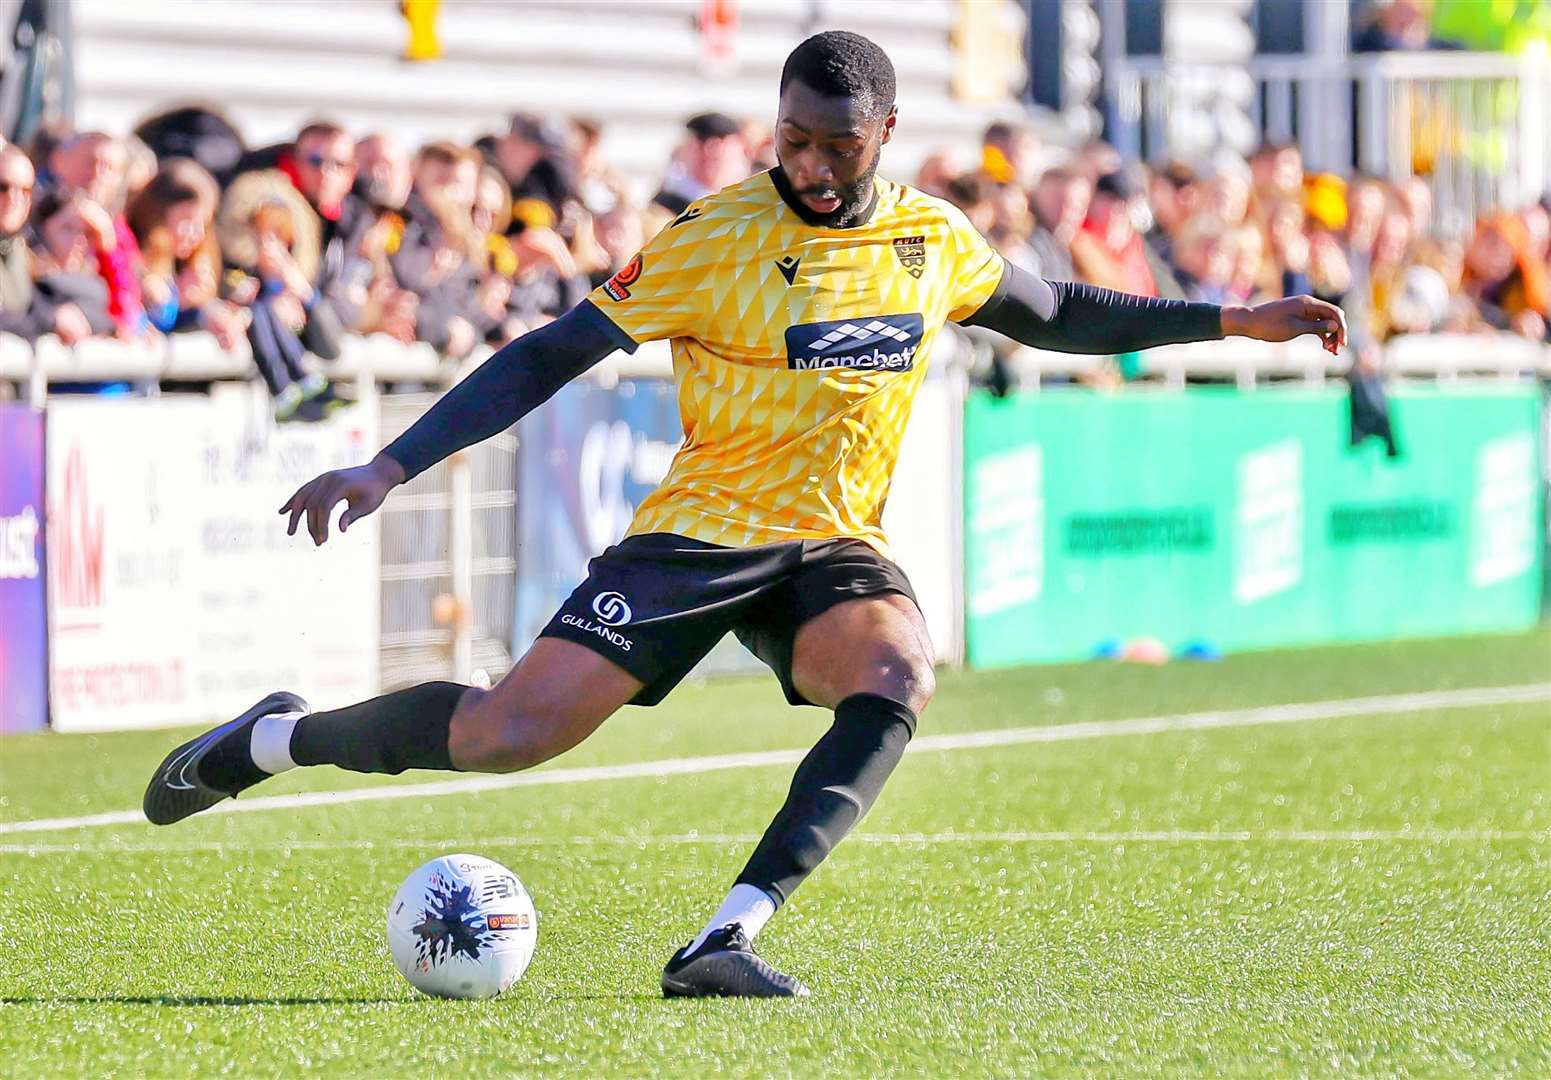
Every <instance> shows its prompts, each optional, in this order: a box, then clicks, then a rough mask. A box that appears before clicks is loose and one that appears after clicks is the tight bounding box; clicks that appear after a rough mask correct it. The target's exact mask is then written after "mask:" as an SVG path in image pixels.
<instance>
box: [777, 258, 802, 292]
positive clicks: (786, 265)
mask: <svg viewBox="0 0 1551 1080" xmlns="http://www.w3.org/2000/svg"><path fill="white" fill-rule="evenodd" d="M775 263H776V269H777V270H779V271H781V276H782V277H784V278H785V279H786V283H787V284H788V285H790V284H791V283H792V282H794V281H796V280H797V267H798V266H799V265H800V264H801V263H802V260H801V259H800V258H798V257H797V256H796V255H782V256H781V257H780V258H779V259H777V260H776V261H775Z"/></svg>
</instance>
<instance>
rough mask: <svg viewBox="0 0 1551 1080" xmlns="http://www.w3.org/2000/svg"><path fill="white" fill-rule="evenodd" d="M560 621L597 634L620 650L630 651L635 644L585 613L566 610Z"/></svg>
mask: <svg viewBox="0 0 1551 1080" xmlns="http://www.w3.org/2000/svg"><path fill="white" fill-rule="evenodd" d="M560 621H561V622H562V623H563V624H564V625H566V626H574V627H576V628H577V629H578V630H582V631H585V632H586V633H589V634H597V635H598V636H599V637H600V638H602V639H603V640H604V641H607V642H608V643H609V644H610V645H612V646H614V647H615V648H616V649H618V650H619V651H620V652H629V651H630V647H631V645H632V644H633V643H632V642H631V640H630V639H629V638H627V637H626V636H625V635H624V634H621V633H620V632H619V631H617V630H613V629H611V628H609V627H607V626H604V625H603V624H602V623H597V622H593V621H592V620H591V619H589V618H587V617H586V616H585V615H572V614H571V613H570V612H566V613H565V614H564V615H562V616H560Z"/></svg>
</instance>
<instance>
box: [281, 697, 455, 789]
mask: <svg viewBox="0 0 1551 1080" xmlns="http://www.w3.org/2000/svg"><path fill="white" fill-rule="evenodd" d="M466 690H468V687H467V686H463V685H461V684H459V683H449V682H434V683H421V684H420V685H419V686H411V687H409V688H408V689H406V690H395V691H394V692H393V693H391V694H384V695H383V696H382V697H376V698H372V699H371V700H370V701H363V702H361V703H360V704H359V705H349V706H346V707H345V708H343V709H334V710H332V711H330V712H320V713H313V714H312V715H310V716H304V717H302V718H301V719H300V720H298V721H297V723H296V730H295V731H294V732H292V733H291V759H292V760H293V761H295V762H296V764H298V765H338V766H339V767H340V768H341V769H349V770H350V771H351V772H365V773H401V772H403V771H404V770H405V769H441V770H443V771H448V770H451V769H453V764H452V752H451V750H450V749H449V748H448V738H449V731H450V729H451V727H452V713H453V710H454V709H456V708H457V707H458V700H459V699H460V698H461V697H463V694H464V692H465V691H466Z"/></svg>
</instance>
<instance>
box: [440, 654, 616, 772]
mask: <svg viewBox="0 0 1551 1080" xmlns="http://www.w3.org/2000/svg"><path fill="white" fill-rule="evenodd" d="M641 686H642V683H641V680H640V679H637V678H636V677H635V676H634V675H632V674H630V673H629V672H628V671H626V670H625V669H624V668H622V667H620V666H619V665H618V664H616V663H614V662H613V661H612V660H610V659H608V658H607V657H604V656H600V655H599V654H598V653H597V652H595V651H593V650H592V649H589V648H587V647H586V646H584V645H579V644H577V643H576V642H574V641H566V640H564V639H561V638H554V637H541V638H539V639H538V640H537V641H535V642H534V643H533V647H532V648H531V649H529V650H528V651H527V653H526V654H525V655H524V656H523V658H522V659H521V660H519V661H518V662H517V666H516V667H514V668H512V670H511V671H510V672H508V673H507V675H506V677H505V678H503V679H502V680H501V681H500V682H498V683H496V685H495V686H493V687H491V688H490V689H489V690H486V691H484V692H482V693H479V694H477V695H475V694H470V695H469V696H468V698H466V699H465V702H464V704H463V705H462V706H460V708H459V710H458V714H457V715H456V716H455V717H454V718H453V724H452V733H451V735H452V738H451V749H452V760H453V764H455V765H457V766H458V767H459V768H464V769H481V770H499V771H506V770H510V769H522V768H527V767H528V766H530V765H537V764H538V763H539V762H541V761H547V760H548V759H549V758H552V757H554V756H555V755H556V754H561V753H564V752H565V751H567V750H569V749H571V747H573V746H575V745H576V744H577V743H579V742H581V741H582V740H583V739H585V738H587V736H589V735H591V734H592V733H593V732H594V731H596V730H597V729H598V726H599V725H600V724H602V723H603V721H605V720H607V719H608V718H609V717H610V716H612V715H614V713H616V712H617V711H619V708H620V706H621V705H626V704H628V703H629V702H630V699H631V698H633V697H635V696H636V694H638V693H639V692H640V691H641Z"/></svg>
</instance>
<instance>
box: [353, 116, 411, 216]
mask: <svg viewBox="0 0 1551 1080" xmlns="http://www.w3.org/2000/svg"><path fill="white" fill-rule="evenodd" d="M355 162H356V174H355V194H356V197H357V198H359V199H360V200H361V201H362V202H364V203H365V204H366V206H367V207H368V208H369V209H371V210H374V211H376V212H378V213H379V214H380V213H382V212H384V211H390V212H393V213H399V212H401V211H403V209H404V204H405V203H406V202H408V201H409V191H410V187H411V186H412V185H413V183H414V174H413V173H412V172H411V170H410V162H409V154H408V153H406V152H405V150H404V146H403V144H402V143H400V142H399V141H398V139H396V138H394V137H393V136H392V135H389V134H386V133H384V132H373V133H372V134H370V135H367V136H365V137H363V138H361V139H360V140H359V141H357V142H356V144H355Z"/></svg>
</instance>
